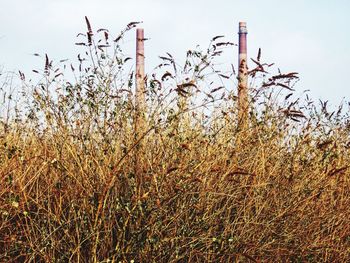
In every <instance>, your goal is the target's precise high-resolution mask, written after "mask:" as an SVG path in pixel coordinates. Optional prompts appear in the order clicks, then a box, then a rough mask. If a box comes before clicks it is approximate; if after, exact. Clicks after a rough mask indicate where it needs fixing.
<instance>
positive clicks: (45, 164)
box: [0, 20, 350, 262]
mask: <svg viewBox="0 0 350 263" xmlns="http://www.w3.org/2000/svg"><path fill="white" fill-rule="evenodd" d="M87 22H88V20H87ZM87 24H88V32H87V34H86V35H85V36H79V37H83V41H82V42H80V43H78V44H79V45H81V46H82V48H83V49H84V51H83V52H82V54H80V55H79V59H78V64H77V65H75V64H69V62H68V63H66V62H65V61H62V64H55V63H54V62H52V61H50V59H49V57H48V56H44V57H43V59H44V62H45V66H44V69H43V71H42V72H39V75H40V76H41V78H40V80H39V82H35V81H30V80H28V79H27V77H26V76H25V75H24V74H23V73H22V72H20V73H19V76H18V77H19V78H20V79H21V81H22V86H21V87H20V88H19V90H18V93H16V94H18V96H14V91H13V92H12V94H11V95H12V96H9V93H8V91H9V90H10V87H6V86H7V85H3V87H2V92H3V94H4V92H5V91H6V90H7V93H6V94H4V96H3V98H2V100H3V101H1V102H2V106H1V107H2V108H1V110H2V112H1V114H2V116H3V117H2V119H1V120H2V121H1V125H0V261H1V262H349V261H350V222H349V218H350V173H349V164H350V149H349V148H350V136H349V133H350V118H349V115H348V112H349V109H348V108H346V107H348V105H345V104H344V105H343V108H342V107H339V109H338V110H336V111H335V112H331V111H329V110H328V108H327V103H326V102H321V103H320V104H318V103H314V102H313V101H311V99H310V98H308V97H307V96H304V95H301V96H300V98H296V97H295V95H294V92H293V87H294V84H295V81H297V74H296V73H293V72H292V73H286V74H283V73H280V72H278V73H277V74H275V75H274V74H272V73H271V74H270V73H267V72H266V71H273V66H272V65H267V64H263V63H261V62H260V56H261V54H260V51H259V54H258V57H257V58H256V59H254V61H255V62H254V61H250V64H251V68H252V70H251V71H250V79H251V89H250V98H251V101H250V105H251V109H250V113H249V125H248V126H246V127H240V125H239V121H238V120H237V117H236V116H237V109H236V96H235V94H236V88H235V87H236V82H235V76H236V75H235V72H234V70H232V69H231V68H230V71H227V72H226V71H222V70H221V71H219V70H218V69H217V68H218V66H220V65H217V63H216V62H215V61H217V59H220V55H221V53H222V51H224V50H225V49H229V52H233V50H232V47H234V45H232V43H229V42H226V41H221V40H222V38H221V37H215V38H214V39H213V40H212V41H211V42H210V45H209V47H208V49H205V50H204V51H203V50H191V51H189V52H187V56H186V61H185V63H184V66H182V67H181V66H179V64H177V63H176V62H175V60H174V58H173V57H172V56H171V55H170V54H166V55H165V56H163V57H161V58H160V59H161V60H162V63H161V65H160V66H159V67H157V68H156V69H155V70H154V72H152V73H150V74H148V78H147V79H146V80H145V82H146V86H147V87H146V88H147V93H146V94H145V95H146V98H147V101H146V104H147V111H146V112H145V113H144V118H145V120H146V121H145V123H144V124H143V125H142V128H139V132H138V133H136V134H135V123H134V121H133V120H134V119H135V118H134V117H135V110H134V104H135V103H134V100H133V98H134V94H133V93H134V88H133V87H134V83H133V77H134V74H133V73H132V72H128V68H130V67H131V66H132V63H133V62H132V60H131V59H129V58H127V57H125V56H123V53H122V51H121V46H120V43H121V39H123V37H124V34H126V33H127V31H129V30H131V29H132V28H133V27H134V26H135V25H136V24H134V23H131V24H129V25H128V27H127V28H126V29H125V30H124V31H122V33H121V34H120V36H118V37H117V38H115V39H114V38H113V37H112V36H110V35H109V32H108V31H106V30H98V32H96V33H94V32H93V31H92V29H91V26H90V24H89V23H87ZM99 37H101V39H99ZM85 51H86V53H85ZM128 63H129V64H128ZM3 76H4V75H3Z"/></svg>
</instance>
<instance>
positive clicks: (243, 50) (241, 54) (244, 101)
mask: <svg viewBox="0 0 350 263" xmlns="http://www.w3.org/2000/svg"><path fill="white" fill-rule="evenodd" d="M247 34H248V31H247V23H246V22H239V31H238V35H239V44H238V65H239V73H238V118H239V123H240V124H241V125H242V127H243V126H245V124H246V123H247V120H248V106H249V105H248V65H247Z"/></svg>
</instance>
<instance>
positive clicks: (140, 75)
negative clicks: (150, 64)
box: [135, 28, 145, 111]
mask: <svg viewBox="0 0 350 263" xmlns="http://www.w3.org/2000/svg"><path fill="white" fill-rule="evenodd" d="M144 39H145V38H144V31H143V28H138V29H137V30H136V90H135V94H136V101H135V103H136V110H137V111H143V110H144V109H143V108H144V103H145V47H144Z"/></svg>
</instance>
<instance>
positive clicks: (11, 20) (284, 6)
mask: <svg viewBox="0 0 350 263" xmlns="http://www.w3.org/2000/svg"><path fill="white" fill-rule="evenodd" d="M0 7H1V9H0V67H3V70H5V71H12V70H14V71H17V70H18V69H20V70H21V71H23V72H24V73H25V74H26V75H27V76H30V75H31V74H32V73H31V70H32V69H36V68H40V67H42V65H43V63H44V62H43V61H42V60H40V58H38V57H35V56H33V55H31V54H33V53H40V54H45V53H47V54H48V55H49V57H50V58H52V59H55V60H60V59H64V58H70V59H72V60H74V59H75V56H76V55H77V53H78V50H77V47H76V46H75V45H74V43H75V42H76V41H77V39H76V35H77V33H79V32H85V31H86V25H85V21H84V16H88V17H89V19H90V22H91V24H92V26H93V28H94V29H98V28H108V29H109V30H110V32H111V34H112V35H114V36H116V35H118V33H119V32H120V31H121V30H122V29H123V28H124V27H125V26H126V24H127V23H129V22H131V21H143V24H142V27H143V28H144V29H145V36H146V37H147V38H150V40H149V41H147V42H146V70H147V69H148V70H151V69H152V66H155V65H156V64H157V62H159V61H158V59H157V57H158V56H159V55H163V54H164V53H165V52H169V53H171V54H173V55H174V56H175V57H177V58H179V59H182V58H183V57H184V55H185V53H186V51H187V50H188V49H193V48H195V47H196V45H197V44H199V45H201V46H202V47H203V48H205V47H206V46H207V44H208V43H209V41H210V39H211V38H212V37H213V36H216V35H225V36H226V39H228V40H230V41H232V42H235V43H237V42H238V41H237V37H238V36H237V30H238V22H239V21H246V22H247V27H248V32H249V33H248V56H250V57H256V53H257V50H258V48H259V47H261V49H262V60H264V61H266V62H275V63H276V65H278V67H279V68H280V69H281V70H282V71H284V72H288V71H297V72H299V73H300V78H301V80H300V82H299V83H298V84H297V86H296V90H297V92H299V93H302V91H303V90H311V92H310V94H311V96H312V97H313V98H314V99H315V100H317V99H322V100H329V101H330V103H331V104H333V105H334V104H337V103H339V102H340V101H341V100H342V99H343V98H345V100H346V101H349V100H350V85H349V82H348V77H349V76H350V74H349V73H350V69H349V64H350V29H349V26H350V15H349V14H350V1H349V0H294V1H284V0H264V1H263V0H215V1H214V0H212V1H209V0H201V1H190V0H187V1H185V0H172V1H170V0H124V1H121V0H98V1H97V0H94V1H93V0H0ZM133 37H134V34H133V33H131V34H128V36H127V38H126V39H125V40H124V42H125V46H129V47H131V48H134V45H135V44H134V38H133ZM227 59H228V60H232V63H234V64H236V62H237V49H234V52H232V56H231V57H230V56H228V57H227Z"/></svg>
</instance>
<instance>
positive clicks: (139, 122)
mask: <svg viewBox="0 0 350 263" xmlns="http://www.w3.org/2000/svg"><path fill="white" fill-rule="evenodd" d="M144 42H145V38H144V31H143V28H138V29H136V69H135V79H136V86H135V119H134V125H135V126H134V140H135V142H134V143H135V145H136V147H135V152H134V162H135V163H134V164H135V167H134V169H135V175H136V186H137V192H138V194H139V195H140V196H142V192H143V190H142V188H143V172H142V167H141V162H140V154H141V153H142V152H144V147H143V143H142V141H140V138H142V136H143V133H144V132H145V125H146V120H145V111H146V108H145V104H146V102H145V47H144Z"/></svg>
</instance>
